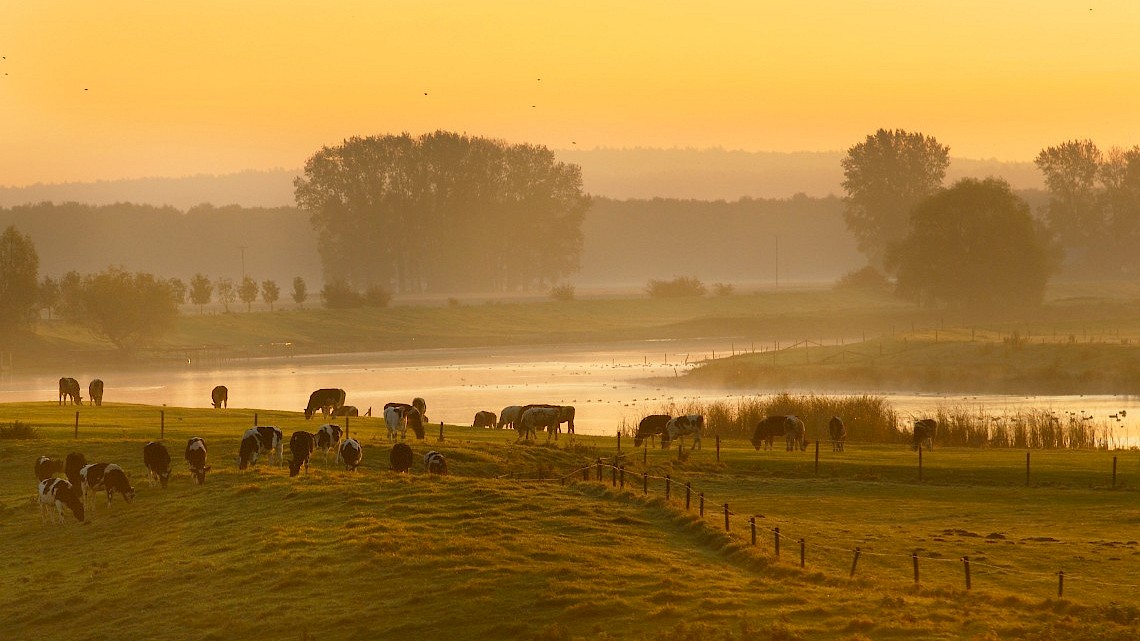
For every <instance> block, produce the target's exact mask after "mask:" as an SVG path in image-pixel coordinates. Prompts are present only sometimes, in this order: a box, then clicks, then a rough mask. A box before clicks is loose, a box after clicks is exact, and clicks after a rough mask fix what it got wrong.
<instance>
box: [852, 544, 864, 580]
mask: <svg viewBox="0 0 1140 641" xmlns="http://www.w3.org/2000/svg"><path fill="white" fill-rule="evenodd" d="M861 552H862V550H860V549H859V548H855V558H854V559H852V560H851V578H852V579H854V578H855V566H857V565H859V554H860V553H861Z"/></svg>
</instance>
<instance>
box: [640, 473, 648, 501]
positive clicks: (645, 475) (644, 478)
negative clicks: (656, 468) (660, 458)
mask: <svg viewBox="0 0 1140 641" xmlns="http://www.w3.org/2000/svg"><path fill="white" fill-rule="evenodd" d="M641 493H642V494H644V495H646V496H649V472H642V473H641Z"/></svg>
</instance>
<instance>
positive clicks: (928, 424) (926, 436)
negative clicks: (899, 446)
mask: <svg viewBox="0 0 1140 641" xmlns="http://www.w3.org/2000/svg"><path fill="white" fill-rule="evenodd" d="M935 436H938V421H936V420H934V419H932V418H924V419H919V420H917V421H915V422H914V445H913V446H912V447H911V449H914V450H917V449H918V448H920V447H922V446H923V445H926V449H928V450H932V449H934V437H935Z"/></svg>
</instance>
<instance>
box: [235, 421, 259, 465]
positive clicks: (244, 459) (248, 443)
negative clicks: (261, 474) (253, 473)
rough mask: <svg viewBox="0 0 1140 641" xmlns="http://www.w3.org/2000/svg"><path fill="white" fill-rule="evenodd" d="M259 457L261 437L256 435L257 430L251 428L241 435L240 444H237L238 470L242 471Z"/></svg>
mask: <svg viewBox="0 0 1140 641" xmlns="http://www.w3.org/2000/svg"><path fill="white" fill-rule="evenodd" d="M260 455H261V436H260V435H258V433H257V428H255V427H253V428H250V429H248V430H246V431H245V433H244V434H242V435H241V443H240V444H238V460H237V464H238V469H239V470H244V469H246V468H247V467H249V466H250V465H253V464H254V463H256V462H257V457H258V456H260Z"/></svg>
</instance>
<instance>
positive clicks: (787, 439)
mask: <svg viewBox="0 0 1140 641" xmlns="http://www.w3.org/2000/svg"><path fill="white" fill-rule="evenodd" d="M784 447H785V448H786V449H787V451H789V452H794V451H796V450H797V449H798V450H800V451H801V452H802V451H804V450H806V449H807V429H806V428H805V427H804V422H803V421H802V420H800V417H798V416H795V415H794V414H793V415H792V416H789V417H787V419H785V420H784Z"/></svg>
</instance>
